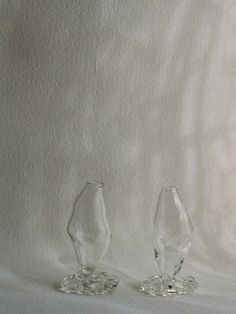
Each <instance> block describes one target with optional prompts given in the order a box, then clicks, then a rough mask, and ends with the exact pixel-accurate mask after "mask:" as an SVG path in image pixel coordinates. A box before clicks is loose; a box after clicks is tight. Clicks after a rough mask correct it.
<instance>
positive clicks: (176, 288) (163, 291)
mask: <svg viewBox="0 0 236 314" xmlns="http://www.w3.org/2000/svg"><path fill="white" fill-rule="evenodd" d="M197 285H198V284H197V281H196V280H195V279H194V278H193V277H191V276H189V277H185V278H182V277H171V276H168V275H166V274H164V275H159V276H155V275H152V276H150V277H148V278H146V279H144V280H143V281H142V282H141V284H140V287H139V291H141V292H143V293H145V294H148V295H151V296H163V297H170V296H175V295H183V294H192V293H193V292H194V290H195V289H196V288H197Z"/></svg>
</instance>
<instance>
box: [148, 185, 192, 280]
mask: <svg viewBox="0 0 236 314" xmlns="http://www.w3.org/2000/svg"><path fill="white" fill-rule="evenodd" d="M192 233H193V225H192V222H191V220H190V217H189V215H188V213H187V211H186V210H185V208H184V205H183V203H182V201H181V200H180V197H179V195H178V192H177V190H176V188H175V187H167V188H163V189H162V190H161V192H160V195H159V200H158V206H157V212H156V215H155V218H154V231H153V237H152V238H153V245H154V248H155V259H156V263H157V265H158V267H159V269H160V271H161V273H163V274H167V275H169V276H174V275H176V274H177V273H178V272H179V271H180V269H181V266H182V264H183V262H184V259H185V257H186V256H187V254H188V251H189V250H190V248H191V236H192Z"/></svg>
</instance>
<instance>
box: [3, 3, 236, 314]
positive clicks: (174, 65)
mask: <svg viewBox="0 0 236 314" xmlns="http://www.w3.org/2000/svg"><path fill="white" fill-rule="evenodd" d="M0 69H1V72H0V100H1V101H0V109H1V117H0V119H1V123H0V134H1V142H0V156H1V157H0V177H1V180H0V196H1V198H0V200H1V201H0V313H3V314H13V313H17V314H28V313H29V314H34V313H40V314H41V313H43V314H44V313H48V314H54V313H55V314H70V313H80V314H84V313H86V314H88V313H89V314H93V313H99V314H100V313H102V314H106V313H135V314H141V313H142V314H148V313H162V314H165V313H180V314H182V313H186V314H189V313H197V314H199V313H203V314H204V313H214V314H217V313H236V296H235V293H236V208H235V203H236V157H235V156H236V103H235V96H236V85H235V83H236V2H235V1H234V0H211V1H210V0H204V1H203V0H192V1H190V0H173V1H172V0H157V1H154V0H153V1H152V0H128V1H127V0H99V1H92V0H91V1H90V0H81V1H80V0H68V1H64V0H57V1H37V0H32V1H29V0H28V1H27V0H1V1H0ZM88 178H90V179H98V180H102V181H103V182H104V183H105V189H104V196H105V202H106V207H107V213H108V219H109V223H110V226H111V229H112V232H113V241H112V244H111V247H110V249H109V251H108V253H107V256H106V259H105V260H104V261H103V263H104V264H105V265H107V267H108V266H109V267H113V268H114V269H117V270H118V271H119V272H120V274H121V285H120V286H119V288H118V289H117V292H116V294H115V295H113V296H111V297H80V296H73V295H64V294H62V293H60V292H57V290H56V287H57V285H58V283H59V281H60V279H61V278H62V277H63V275H65V274H66V273H69V272H71V271H74V270H76V263H75V260H74V255H73V251H72V248H71V244H70V242H69V238H68V236H67V234H66V223H67V221H68V219H69V216H70V214H71V209H72V206H73V201H74V199H75V198H76V196H77V194H78V193H79V191H80V190H81V189H82V187H83V185H84V183H85V181H86V180H87V179H88ZM170 184H171V185H176V186H177V187H178V189H179V191H180V194H181V196H182V198H183V199H184V201H185V204H186V205H187V207H188V209H189V212H190V215H191V216H192V219H193V224H194V226H195V235H194V241H193V247H192V251H191V253H190V255H189V258H188V259H187V260H186V263H185V265H184V268H183V274H190V275H194V276H195V277H196V278H197V279H198V281H199V289H198V290H197V292H196V294H194V295H193V296H186V297H176V298H172V299H164V298H151V297H147V296H142V295H141V294H140V293H138V292H137V291H135V289H133V288H132V284H133V283H135V282H137V281H138V280H140V279H142V278H143V277H145V276H147V275H149V274H151V273H155V271H157V270H156V269H155V265H154V260H153V250H152V247H151V241H150V237H151V233H152V229H151V223H152V219H153V215H154V211H155V208H156V203H157V198H158V193H159V191H160V188H161V187H162V186H165V185H170Z"/></svg>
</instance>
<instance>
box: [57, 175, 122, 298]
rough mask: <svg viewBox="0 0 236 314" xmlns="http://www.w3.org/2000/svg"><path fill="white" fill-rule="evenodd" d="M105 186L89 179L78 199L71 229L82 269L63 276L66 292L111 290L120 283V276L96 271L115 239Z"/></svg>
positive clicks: (68, 227)
mask: <svg viewBox="0 0 236 314" xmlns="http://www.w3.org/2000/svg"><path fill="white" fill-rule="evenodd" d="M102 188H103V183H102V182H99V181H95V180H93V181H88V182H87V183H86V185H85V187H84V189H83V190H82V192H81V193H80V195H79V196H78V198H77V199H76V201H75V204H74V208H73V212H72V215H71V218H70V220H69V222H68V225H67V232H68V234H69V236H70V238H71V240H72V244H73V247H74V250H75V254H76V257H77V260H78V263H79V265H80V270H79V272H78V273H76V274H71V275H68V276H66V277H65V278H64V279H63V280H62V282H61V287H60V290H61V291H63V292H66V293H75V294H86V295H96V294H110V293H112V292H114V290H115V288H116V287H117V285H118V278H117V277H114V276H112V277H111V276H110V275H109V274H107V273H105V272H98V271H96V268H97V266H98V265H99V262H100V260H101V259H102V258H103V256H104V255H105V254H106V252H107V249H108V247H109V244H110V239H111V231H110V228H109V225H108V222H107V217H106V209H105V204H104V200H103V193H102Z"/></svg>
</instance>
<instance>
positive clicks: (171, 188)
mask: <svg viewBox="0 0 236 314" xmlns="http://www.w3.org/2000/svg"><path fill="white" fill-rule="evenodd" d="M161 190H162V191H163V192H176V191H177V189H176V187H175V186H173V185H170V186H166V187H164V188H162V189H161Z"/></svg>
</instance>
